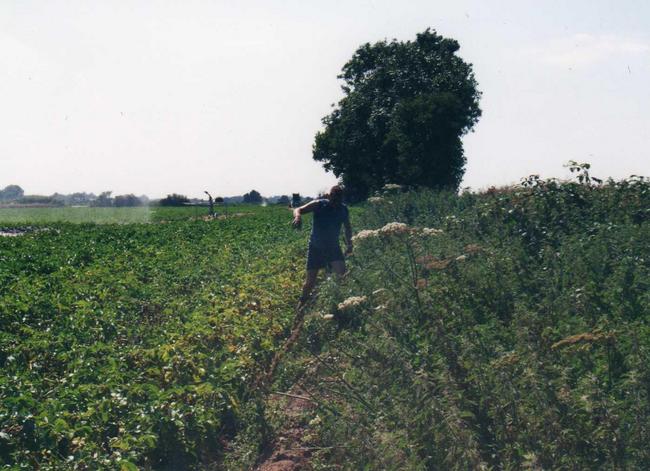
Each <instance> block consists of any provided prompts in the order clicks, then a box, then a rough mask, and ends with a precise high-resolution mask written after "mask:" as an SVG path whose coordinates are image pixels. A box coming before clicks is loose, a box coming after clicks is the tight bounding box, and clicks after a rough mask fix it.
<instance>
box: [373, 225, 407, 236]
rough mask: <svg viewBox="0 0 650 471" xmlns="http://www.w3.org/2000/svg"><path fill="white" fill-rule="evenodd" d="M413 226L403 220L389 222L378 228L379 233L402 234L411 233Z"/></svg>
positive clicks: (387, 234)
mask: <svg viewBox="0 0 650 471" xmlns="http://www.w3.org/2000/svg"><path fill="white" fill-rule="evenodd" d="M412 232H413V228H412V227H409V226H408V225H407V224H404V223H403V222H389V223H388V224H386V225H385V226H384V227H382V228H381V229H379V230H378V233H379V235H386V236H389V235H402V234H411V233H412Z"/></svg>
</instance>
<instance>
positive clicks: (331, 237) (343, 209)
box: [309, 199, 349, 247]
mask: <svg viewBox="0 0 650 471" xmlns="http://www.w3.org/2000/svg"><path fill="white" fill-rule="evenodd" d="M317 203H318V204H317V205H316V207H315V208H314V222H313V225H312V228H311V237H310V238H309V244H310V245H311V246H313V247H332V246H333V245H338V243H339V234H340V233H341V225H342V224H343V223H344V222H346V221H347V220H348V218H349V213H348V207H347V206H346V205H344V204H340V205H338V206H336V207H334V206H332V204H331V203H330V202H329V200H326V199H322V200H317Z"/></svg>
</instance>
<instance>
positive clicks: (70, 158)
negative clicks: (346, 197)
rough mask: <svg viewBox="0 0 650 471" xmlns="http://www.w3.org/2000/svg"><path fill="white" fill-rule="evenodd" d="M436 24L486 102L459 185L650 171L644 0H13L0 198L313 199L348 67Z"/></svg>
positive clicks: (322, 184)
mask: <svg viewBox="0 0 650 471" xmlns="http://www.w3.org/2000/svg"><path fill="white" fill-rule="evenodd" d="M428 27H430V28H432V29H435V30H436V31H437V32H438V33H439V34H441V35H443V36H447V37H451V38H454V39H456V40H458V41H459V43H460V45H461V49H460V51H459V54H460V56H461V57H462V58H463V59H464V60H466V61H467V62H470V63H472V64H473V66H474V72H475V75H476V79H477V81H478V83H479V88H480V90H481V91H482V93H483V96H482V99H481V108H482V110H483V116H482V117H481V119H480V121H479V123H478V124H477V125H476V127H475V129H474V132H472V133H470V134H468V135H467V136H465V138H464V147H465V154H466V157H467V168H466V173H465V177H464V180H463V183H462V185H461V186H462V187H471V188H473V189H477V190H479V189H484V188H487V187H490V186H493V185H495V186H499V185H506V184H512V183H517V182H519V181H520V179H521V178H522V177H525V176H527V175H530V174H539V175H541V176H542V177H544V178H548V177H558V178H565V177H567V176H568V170H567V169H566V168H565V167H564V164H566V163H567V162H568V161H569V160H576V161H579V162H589V163H591V164H592V175H594V176H598V177H601V178H607V177H613V178H616V179H618V178H625V177H627V176H629V175H632V174H636V175H639V174H640V175H650V155H649V154H650V152H649V151H648V149H649V148H650V106H649V105H650V87H648V84H649V83H650V2H648V1H647V0H618V1H603V0H589V1H582V0H572V1H566V0H562V1H555V0H504V1H497V0H493V1H485V0H475V1H469V0H467V1H462V0H461V1H459V0H455V1H439V0H428V1H420V0H415V1H406V0H405V1H402V2H395V1H394V0H377V1H371V0H364V1H354V0H348V1H333V0H329V1H318V2H317V1H307V0H301V1H299V0H283V1H279V0H275V1H272V0H267V1H261V0H258V1H246V0H242V1H237V2H235V1H228V2H225V1H218V0H211V1H208V0H204V1H195V0H184V1H182V2H179V1H163V0H156V1H154V0H138V1H127V0H111V1H108V0H105V1H98V0H82V1H76V0H65V1H58V0H48V1H43V0H41V1H32V0H2V1H1V2H0V188H2V187H4V186H6V185H9V184H18V185H20V186H22V187H23V188H24V189H25V191H26V193H29V194H51V193H54V192H59V193H71V192H76V191H87V192H95V193H98V192H101V191H105V190H110V191H113V192H114V194H125V193H135V194H137V195H141V194H147V195H149V196H150V197H161V196H164V195H165V194H167V193H172V192H176V193H183V194H186V195H188V196H191V197H200V196H202V194H203V191H204V190H208V191H210V192H211V193H212V194H216V195H236V194H242V193H244V192H247V191H249V190H251V189H253V188H254V189H256V190H258V191H260V192H261V193H262V194H263V195H269V196H270V195H278V194H289V193H292V192H300V193H302V194H305V195H314V194H316V193H317V192H319V191H322V190H325V189H327V188H328V187H329V186H331V185H332V184H334V183H335V182H336V179H335V178H334V176H333V175H331V174H327V173H326V172H325V171H324V170H323V169H322V166H321V164H320V163H317V162H314V161H313V160H312V158H311V150H312V144H313V141H314V136H315V134H316V133H317V132H318V131H319V130H320V129H321V128H322V124H321V119H322V118H323V117H324V116H326V115H327V114H329V112H330V111H331V104H332V103H335V102H337V101H338V100H339V99H340V98H341V97H342V91H341V89H340V85H341V82H340V81H339V80H338V79H337V78H336V77H337V75H338V74H339V72H340V70H341V68H342V66H343V64H344V63H345V62H346V61H347V60H348V59H349V58H350V57H351V56H352V54H353V53H354V51H355V50H356V48H357V47H359V46H360V45H361V44H364V43H366V42H370V43H373V42H376V41H379V40H383V39H389V40H390V39H393V38H396V39H398V40H409V39H414V38H415V35H416V33H418V32H421V31H424V30H425V29H426V28H428Z"/></svg>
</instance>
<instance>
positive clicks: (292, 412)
mask: <svg viewBox="0 0 650 471" xmlns="http://www.w3.org/2000/svg"><path fill="white" fill-rule="evenodd" d="M300 393H302V394H304V391H302V390H301V389H300V387H295V388H293V389H292V390H291V392H290V393H286V394H277V393H276V394H274V395H273V397H272V398H271V402H272V404H273V405H275V406H276V407H278V408H279V410H278V413H279V414H281V415H282V417H283V421H284V423H283V425H282V427H281V428H280V430H278V432H277V435H276V438H275V440H274V441H273V443H272V444H271V446H269V449H268V450H267V452H266V453H265V459H264V461H263V462H262V463H261V464H260V465H259V466H258V467H257V468H255V470H256V471H299V470H309V469H311V466H310V458H311V449H310V447H309V439H310V437H309V431H310V421H311V420H312V416H313V410H314V408H315V405H314V403H313V402H312V401H310V400H309V398H307V397H305V396H303V395H302V394H300Z"/></svg>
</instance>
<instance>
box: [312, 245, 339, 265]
mask: <svg viewBox="0 0 650 471" xmlns="http://www.w3.org/2000/svg"><path fill="white" fill-rule="evenodd" d="M339 261H340V262H342V261H343V252H341V247H339V245H338V244H336V245H332V246H328V247H314V246H312V245H310V246H309V250H308V251H307V270H318V269H319V268H325V267H326V266H327V265H329V264H330V263H331V262H339Z"/></svg>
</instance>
